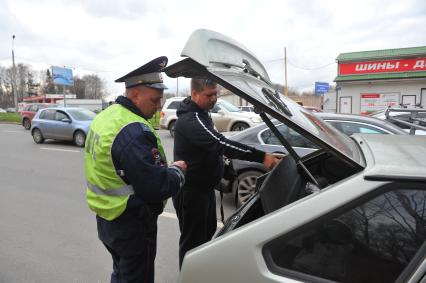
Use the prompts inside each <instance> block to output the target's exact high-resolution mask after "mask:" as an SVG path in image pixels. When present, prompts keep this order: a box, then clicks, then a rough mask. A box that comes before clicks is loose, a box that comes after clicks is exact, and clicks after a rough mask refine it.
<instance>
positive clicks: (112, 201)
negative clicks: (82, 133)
mask: <svg viewBox="0 0 426 283" xmlns="http://www.w3.org/2000/svg"><path fill="white" fill-rule="evenodd" d="M135 122H139V123H143V124H145V125H146V126H148V127H149V128H150V130H151V131H152V133H153V134H154V135H155V137H156V138H157V146H158V149H159V151H160V155H161V158H162V160H166V157H165V154H164V149H163V146H162V145H161V141H160V138H159V137H158V134H157V133H156V131H155V130H154V128H153V127H152V125H151V124H150V123H149V122H148V121H147V120H145V119H144V118H142V117H141V116H139V115H136V114H134V113H133V112H131V111H130V110H128V109H126V108H125V107H123V106H122V105H119V104H114V105H111V106H110V107H108V108H107V109H105V110H104V111H102V112H101V113H99V114H98V115H97V116H96V118H95V119H94V120H93V122H92V124H91V126H90V130H89V133H88V135H87V139H86V145H85V150H84V161H85V170H86V183H87V187H86V198H87V203H88V205H89V208H90V209H91V210H92V211H94V212H95V213H96V214H97V215H98V216H100V217H102V218H104V219H106V220H114V219H116V218H117V217H119V216H120V215H121V214H122V213H123V212H124V210H125V209H126V205H127V201H128V200H129V197H130V196H131V195H132V194H134V189H133V187H132V186H131V185H128V184H126V183H125V182H124V181H123V180H122V179H121V178H120V176H119V175H118V174H117V169H116V168H115V167H114V164H113V161H112V156H111V147H112V144H113V142H114V139H115V137H116V136H117V135H118V133H119V132H120V131H121V129H123V128H124V127H126V126H127V125H128V124H131V123H135Z"/></svg>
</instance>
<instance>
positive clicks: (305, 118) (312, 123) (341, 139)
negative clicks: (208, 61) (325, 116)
mask: <svg viewBox="0 0 426 283" xmlns="http://www.w3.org/2000/svg"><path fill="white" fill-rule="evenodd" d="M209 71H210V72H211V73H213V74H214V75H216V76H218V77H219V78H221V79H223V80H224V81H226V82H227V83H229V84H231V85H232V86H234V87H236V88H237V89H239V90H241V91H242V92H244V93H245V94H247V95H249V96H250V97H252V98H254V99H256V100H257V101H258V102H259V103H261V104H262V105H264V106H265V107H266V108H269V109H270V110H268V112H270V111H274V112H276V113H278V114H279V116H282V117H285V118H282V119H280V121H282V122H284V123H286V122H292V123H294V124H296V125H297V126H298V127H300V128H302V129H304V130H305V131H307V132H309V133H310V135H312V136H315V137H317V138H319V139H321V140H322V141H323V142H325V143H326V144H328V145H329V146H332V147H333V148H334V149H336V150H338V151H340V152H341V153H343V154H344V155H346V156H348V157H349V158H351V159H352V160H353V161H355V162H357V163H358V164H360V163H361V155H360V152H359V149H358V148H357V147H356V145H355V143H354V141H353V140H351V139H350V138H349V137H347V136H345V135H343V134H342V133H340V132H339V131H337V130H336V129H335V128H334V127H332V126H330V125H329V124H327V123H326V122H324V121H323V120H322V119H321V118H320V117H318V116H317V115H316V114H315V113H312V112H311V111H309V110H306V109H304V108H303V107H302V106H300V105H299V104H298V103H296V102H295V101H293V100H291V99H289V98H287V97H285V96H284V95H282V94H280V93H275V90H273V89H272V88H271V87H270V86H269V85H268V84H266V83H265V82H263V81H261V80H259V79H257V78H255V77H253V76H250V75H245V74H240V73H236V72H234V71H228V70H223V69H221V70H217V69H216V70H209ZM265 91H267V92H270V93H274V94H275V95H274V97H273V99H271V97H270V96H268V95H266V94H265ZM290 124H291V123H290ZM290 124H289V126H290V127H292V125H290Z"/></svg>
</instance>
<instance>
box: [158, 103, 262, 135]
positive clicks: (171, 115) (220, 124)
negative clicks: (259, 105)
mask: <svg viewBox="0 0 426 283" xmlns="http://www.w3.org/2000/svg"><path fill="white" fill-rule="evenodd" d="M183 99H184V97H173V98H169V99H167V100H166V102H165V103H164V105H163V108H162V110H161V114H160V127H161V128H163V129H167V130H169V131H170V135H171V136H172V137H173V136H174V126H175V123H176V120H177V115H176V109H177V107H178V105H179V103H180V102H181V101H182V100H183ZM210 113H211V117H212V120H213V123H214V125H215V127H216V129H217V130H218V131H219V132H227V131H242V130H244V129H247V128H249V127H251V126H254V125H256V124H258V123H260V122H262V120H261V119H260V117H259V115H257V114H255V113H251V112H243V111H241V110H240V109H238V107H236V106H235V105H233V104H232V103H229V102H227V101H225V100H222V99H218V100H217V103H216V105H215V106H214V107H213V109H212V110H211V111H210Z"/></svg>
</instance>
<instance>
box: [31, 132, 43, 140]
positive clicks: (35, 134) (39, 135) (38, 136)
mask: <svg viewBox="0 0 426 283" xmlns="http://www.w3.org/2000/svg"><path fill="white" fill-rule="evenodd" d="M31 134H32V136H33V140H34V142H35V143H43V142H44V137H43V134H42V133H41V131H40V130H39V129H34V130H33V132H32V133H31Z"/></svg>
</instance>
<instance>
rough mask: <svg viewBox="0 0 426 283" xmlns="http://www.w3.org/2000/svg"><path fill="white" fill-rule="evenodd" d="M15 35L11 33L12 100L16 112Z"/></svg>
mask: <svg viewBox="0 0 426 283" xmlns="http://www.w3.org/2000/svg"><path fill="white" fill-rule="evenodd" d="M14 47H15V35H12V68H13V70H12V77H13V78H12V92H13V101H14V103H15V111H16V112H18V95H17V94H16V67H15V51H14Z"/></svg>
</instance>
